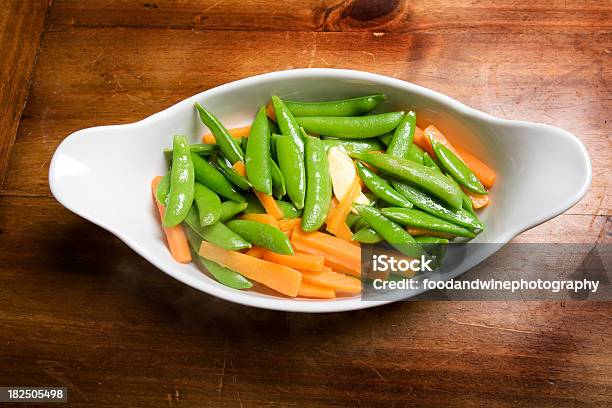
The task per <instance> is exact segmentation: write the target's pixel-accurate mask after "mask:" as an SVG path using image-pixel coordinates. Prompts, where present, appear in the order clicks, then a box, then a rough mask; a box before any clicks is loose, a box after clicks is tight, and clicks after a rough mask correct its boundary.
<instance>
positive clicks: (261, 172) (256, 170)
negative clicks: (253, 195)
mask: <svg viewBox="0 0 612 408" xmlns="http://www.w3.org/2000/svg"><path fill="white" fill-rule="evenodd" d="M244 164H245V166H246V173H247V178H248V179H249V181H250V182H251V184H252V185H253V188H254V189H255V190H257V191H260V192H262V193H264V194H266V195H272V174H271V170H270V128H269V127H268V117H267V116H266V108H265V106H262V107H261V108H259V111H258V112H257V115H256V116H255V120H254V121H253V124H252V125H251V132H250V133H249V137H248V143H247V149H246V154H245V156H244Z"/></svg>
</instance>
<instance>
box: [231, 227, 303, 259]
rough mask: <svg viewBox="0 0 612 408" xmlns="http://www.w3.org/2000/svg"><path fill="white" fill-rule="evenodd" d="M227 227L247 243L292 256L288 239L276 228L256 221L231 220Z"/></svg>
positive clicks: (291, 248)
mask: <svg viewBox="0 0 612 408" xmlns="http://www.w3.org/2000/svg"><path fill="white" fill-rule="evenodd" d="M227 226H228V227H229V228H230V229H231V230H232V231H234V232H235V233H237V234H239V235H240V236H242V237H244V238H245V239H246V240H247V241H249V242H251V243H252V244H254V245H257V246H260V247H262V248H266V249H269V250H270V251H272V252H276V253H277V254H283V255H291V254H293V247H292V246H291V242H289V238H287V236H286V235H285V234H284V233H283V232H282V231H281V230H279V229H278V228H276V227H273V226H271V225H268V224H263V223H261V222H257V221H247V220H233V221H230V222H228V223H227Z"/></svg>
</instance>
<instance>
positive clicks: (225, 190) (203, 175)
mask: <svg viewBox="0 0 612 408" xmlns="http://www.w3.org/2000/svg"><path fill="white" fill-rule="evenodd" d="M191 159H192V161H193V169H194V171H195V179H196V180H197V181H198V182H199V183H202V184H203V185H205V186H206V187H208V188H210V189H211V190H212V191H214V192H215V193H217V194H219V195H220V196H223V197H225V198H228V199H230V200H232V201H236V202H237V203H241V202H244V197H242V196H241V195H240V194H238V191H237V190H236V189H235V188H234V186H232V185H231V184H230V182H229V181H227V179H226V178H225V177H224V176H223V174H221V172H219V170H217V169H216V168H214V167H213V166H212V165H211V164H210V163H208V162H207V161H206V160H204V159H203V158H201V157H200V156H198V155H197V154H195V153H192V154H191Z"/></svg>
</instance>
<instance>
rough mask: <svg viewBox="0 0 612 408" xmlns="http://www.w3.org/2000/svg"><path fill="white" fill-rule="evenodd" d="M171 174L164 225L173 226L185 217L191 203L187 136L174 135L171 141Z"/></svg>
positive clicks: (191, 177) (191, 165)
mask: <svg viewBox="0 0 612 408" xmlns="http://www.w3.org/2000/svg"><path fill="white" fill-rule="evenodd" d="M172 148H173V150H174V153H173V154H172V175H171V177H170V191H169V192H168V197H167V199H166V204H167V205H166V213H165V215H164V227H174V226H175V225H178V224H180V223H181V221H183V220H184V219H185V217H186V216H187V213H188V212H189V209H190V208H191V205H192V204H193V191H194V188H193V184H194V168H193V161H192V160H191V151H190V150H189V143H188V142H187V138H186V137H185V136H181V135H175V136H174V140H173V142H172Z"/></svg>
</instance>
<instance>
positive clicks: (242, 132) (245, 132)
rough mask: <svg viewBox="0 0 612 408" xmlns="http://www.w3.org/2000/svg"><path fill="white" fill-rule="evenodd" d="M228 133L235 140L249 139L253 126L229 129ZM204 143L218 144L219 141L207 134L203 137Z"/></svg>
mask: <svg viewBox="0 0 612 408" xmlns="http://www.w3.org/2000/svg"><path fill="white" fill-rule="evenodd" d="M228 131H229V133H230V135H232V137H235V138H240V137H249V133H250V132H251V126H244V127H239V128H233V129H228ZM202 143H206V144H216V143H217V140H216V139H215V137H214V136H213V134H212V133H207V134H205V135H203V136H202Z"/></svg>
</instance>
